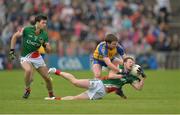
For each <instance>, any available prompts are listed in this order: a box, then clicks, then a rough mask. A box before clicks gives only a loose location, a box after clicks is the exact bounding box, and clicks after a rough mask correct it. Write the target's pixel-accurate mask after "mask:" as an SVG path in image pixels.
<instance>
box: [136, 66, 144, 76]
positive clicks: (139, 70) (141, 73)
mask: <svg viewBox="0 0 180 115" xmlns="http://www.w3.org/2000/svg"><path fill="white" fill-rule="evenodd" d="M137 71H138V74H139V75H141V76H142V77H143V78H145V77H146V75H145V73H144V71H143V69H142V68H141V67H139V68H138V70H137Z"/></svg>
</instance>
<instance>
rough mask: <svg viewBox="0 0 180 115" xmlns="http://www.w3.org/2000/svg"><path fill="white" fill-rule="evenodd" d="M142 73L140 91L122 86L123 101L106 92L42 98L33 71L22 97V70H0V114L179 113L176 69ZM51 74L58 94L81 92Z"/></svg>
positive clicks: (87, 73) (82, 74) (42, 91)
mask: <svg viewBox="0 0 180 115" xmlns="http://www.w3.org/2000/svg"><path fill="white" fill-rule="evenodd" d="M70 73H72V74H74V75H76V76H77V77H78V78H87V77H91V78H92V72H90V71H70ZM146 73H147V75H148V78H147V79H146V81H145V86H144V88H143V90H142V91H136V90H134V89H133V88H132V87H131V86H130V85H126V86H125V87H124V92H125V94H126V95H127V96H128V99H127V100H123V99H121V98H120V97H118V96H116V95H115V94H109V95H107V96H105V97H104V99H102V100H96V101H90V100H78V101H45V100H44V97H46V96H47V91H46V89H45V84H44V82H43V80H42V78H41V77H40V76H39V74H37V73H35V75H34V82H33V84H32V93H31V96H30V98H29V99H27V100H25V99H22V98H21V97H22V94H23V90H24V82H23V79H24V76H23V75H24V73H23V71H22V70H14V71H0V113H1V114H6V113H9V114H12V113H17V114H20V113H29V114H30V113H46V114H49V113H51V114H52V113H59V114H60V113H69V114H70V113H73V114H75V113H76V114H78V113H79V114H80V113H88V114H90V113H91V114H93V113H94V114H100V113H101V114H119V113H121V114H125V113H128V114H131V113H136V114H138V113H144V114H148V113H157V114H175V113H180V85H179V83H180V71H179V70H166V71H163V70H159V71H146ZM53 77H54V79H53V86H54V91H55V94H56V95H58V96H66V95H76V94H79V93H80V92H82V91H84V90H83V89H80V88H76V87H74V86H73V85H71V84H70V83H68V82H67V81H66V80H64V79H62V78H60V77H58V76H53Z"/></svg>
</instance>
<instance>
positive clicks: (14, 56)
mask: <svg viewBox="0 0 180 115" xmlns="http://www.w3.org/2000/svg"><path fill="white" fill-rule="evenodd" d="M15 58H16V55H15V52H14V49H11V50H10V51H9V59H11V60H14V59H15Z"/></svg>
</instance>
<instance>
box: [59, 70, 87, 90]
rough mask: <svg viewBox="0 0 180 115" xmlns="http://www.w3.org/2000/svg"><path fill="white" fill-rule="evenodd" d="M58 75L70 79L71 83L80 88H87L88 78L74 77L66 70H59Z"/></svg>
mask: <svg viewBox="0 0 180 115" xmlns="http://www.w3.org/2000/svg"><path fill="white" fill-rule="evenodd" d="M60 76H62V77H63V78H65V79H66V80H68V81H70V82H71V83H72V84H73V85H75V86H77V87H80V88H85V89H88V88H89V80H88V79H76V78H75V77H74V75H72V74H70V73H67V72H61V73H60Z"/></svg>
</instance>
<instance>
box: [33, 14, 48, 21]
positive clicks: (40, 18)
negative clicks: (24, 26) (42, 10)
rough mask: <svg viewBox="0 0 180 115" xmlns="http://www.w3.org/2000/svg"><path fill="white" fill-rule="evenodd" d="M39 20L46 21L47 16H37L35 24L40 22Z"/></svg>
mask: <svg viewBox="0 0 180 115" xmlns="http://www.w3.org/2000/svg"><path fill="white" fill-rule="evenodd" d="M41 20H47V16H46V15H44V14H39V15H37V16H36V17H35V23H36V22H40V21H41Z"/></svg>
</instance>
